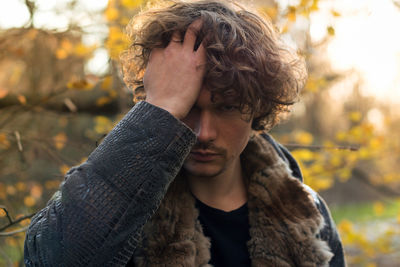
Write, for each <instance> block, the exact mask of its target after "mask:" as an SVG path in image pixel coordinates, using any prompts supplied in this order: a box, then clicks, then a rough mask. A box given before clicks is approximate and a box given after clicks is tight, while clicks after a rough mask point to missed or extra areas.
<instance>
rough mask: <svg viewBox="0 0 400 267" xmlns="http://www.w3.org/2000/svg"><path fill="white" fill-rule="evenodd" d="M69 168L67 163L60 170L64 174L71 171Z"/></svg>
mask: <svg viewBox="0 0 400 267" xmlns="http://www.w3.org/2000/svg"><path fill="white" fill-rule="evenodd" d="M69 169H70V167H69V166H68V165H65V164H63V165H61V166H60V172H61V173H62V174H63V175H65V174H66V173H67V172H68V171H69Z"/></svg>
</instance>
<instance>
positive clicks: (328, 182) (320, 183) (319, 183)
mask: <svg viewBox="0 0 400 267" xmlns="http://www.w3.org/2000/svg"><path fill="white" fill-rule="evenodd" d="M332 185H333V180H332V179H327V178H317V179H314V180H313V182H312V184H310V186H311V187H312V188H313V189H314V190H315V191H322V190H325V189H328V188H330V187H332Z"/></svg>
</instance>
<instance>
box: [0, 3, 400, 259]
mask: <svg viewBox="0 0 400 267" xmlns="http://www.w3.org/2000/svg"><path fill="white" fill-rule="evenodd" d="M323 1H326V0H299V1H289V2H290V3H291V4H290V5H286V6H284V5H282V4H281V3H280V2H279V1H273V0H266V1H257V3H259V5H258V6H257V7H258V9H259V11H260V12H261V13H262V14H265V15H267V16H268V17H269V18H271V19H272V20H273V21H274V23H276V25H277V27H278V29H279V30H280V31H281V33H282V34H283V35H284V36H285V37H288V38H293V39H294V40H295V42H296V44H297V45H298V49H299V52H300V53H301V54H302V55H304V57H305V58H306V60H307V65H308V69H309V79H308V82H307V84H306V87H305V88H304V90H303V92H302V98H303V101H302V103H300V104H298V105H296V106H295V107H294V112H293V114H292V117H291V118H290V119H288V120H286V122H285V123H284V124H282V125H280V126H279V127H277V128H276V129H274V131H273V132H274V136H276V138H277V139H278V140H279V141H280V142H282V143H283V144H285V145H287V147H288V148H289V149H290V150H292V153H293V155H294V157H295V158H296V159H297V160H298V161H299V164H300V166H301V169H302V171H303V175H304V178H305V182H306V183H307V184H309V185H310V186H311V187H312V188H314V189H315V190H317V191H320V192H321V193H322V194H324V191H326V190H328V191H329V190H335V187H336V186H337V185H338V184H342V183H346V184H349V186H350V181H351V180H356V179H358V180H362V182H363V183H365V184H367V185H369V186H370V187H371V188H374V189H375V190H378V191H380V192H381V193H382V194H383V195H384V196H383V197H382V198H381V199H371V202H369V203H366V204H355V205H356V206H351V207H350V206H349V205H342V206H338V205H337V206H334V209H333V215H334V218H335V219H336V222H337V224H338V229H339V232H340V234H341V237H342V240H343V243H344V245H345V250H346V255H347V256H346V257H347V261H348V264H349V266H369V267H371V266H395V263H396V262H397V263H399V262H400V256H399V253H398V251H400V240H399V237H400V233H399V229H400V210H399V209H400V204H399V202H398V200H396V199H398V197H399V195H400V194H399V192H400V174H399V173H400V170H399V166H398V165H397V164H398V162H399V160H400V158H399V157H400V153H399V152H400V140H399V139H398V136H397V135H398V134H397V133H398V132H399V131H400V118H399V116H398V114H397V115H396V114H395V113H393V112H391V108H390V107H388V106H387V105H385V103H378V102H376V101H374V100H373V99H369V98H365V97H362V96H361V95H360V94H359V92H358V89H357V86H358V85H354V87H352V88H348V90H349V91H352V92H353V94H352V95H351V97H350V98H348V99H343V100H342V101H341V102H340V103H337V102H335V101H334V100H332V98H331V97H330V95H329V93H330V91H331V90H333V89H332V88H334V85H335V84H337V83H340V82H341V81H342V80H344V79H346V77H347V76H348V75H349V74H348V73H336V72H334V71H332V70H331V68H330V67H329V62H328V61H327V59H326V57H324V53H326V46H327V44H328V43H329V42H330V41H331V40H332V39H333V38H335V28H334V27H333V26H328V27H327V29H326V36H325V38H323V39H322V41H319V42H318V43H313V42H312V40H311V37H310V22H309V21H310V16H311V15H312V14H313V13H314V12H319V5H320V4H321V2H323ZM72 2H73V3H75V4H76V2H79V1H72ZM72 2H71V3H72ZM147 2H148V1H145V0H143V1H142V0H109V1H108V5H107V7H106V8H105V9H104V10H103V11H101V12H102V14H101V17H100V18H101V19H99V18H98V17H96V16H94V18H96V19H95V20H94V21H93V23H94V24H96V23H97V24H103V25H107V28H108V35H107V36H104V38H103V39H102V41H101V42H100V43H98V44H95V45H87V44H85V42H84V41H83V40H84V38H83V37H84V36H85V34H86V33H87V31H88V29H85V27H84V26H78V25H79V24H77V23H76V22H71V25H70V27H69V28H68V29H67V30H65V31H63V32H60V31H50V30H45V29H39V28H35V27H34V26H33V25H29V26H28V27H24V28H14V29H7V30H0V56H1V57H0V114H1V116H0V159H1V161H0V204H1V207H0V229H1V230H0V234H1V235H0V265H1V266H3V265H5V266H19V265H23V263H22V258H23V241H24V232H19V233H15V234H12V232H13V231H18V230H24V228H25V227H26V226H27V225H29V222H30V219H29V217H30V216H31V215H32V214H34V213H35V212H36V211H38V210H39V209H41V208H42V207H43V206H45V204H46V201H47V200H48V199H49V198H50V197H51V195H52V194H53V193H54V192H55V191H56V190H57V188H58V186H59V184H60V182H61V181H62V179H63V178H62V177H63V176H64V174H65V173H66V172H67V171H68V169H69V168H70V167H71V166H73V165H77V164H79V163H80V162H83V161H85V160H86V158H87V156H88V155H89V154H90V152H91V151H92V150H93V149H94V148H95V147H96V145H97V144H98V143H99V142H101V140H102V138H103V137H104V136H105V134H107V133H108V132H109V131H110V129H112V127H113V125H115V123H116V122H117V121H118V120H119V119H120V118H121V117H122V116H123V114H125V113H126V112H127V110H129V108H130V107H131V106H132V92H130V91H129V90H128V89H127V88H126V87H125V86H124V85H123V82H122V79H121V76H120V71H119V65H118V58H119V54H120V53H121V52H122V51H123V50H124V49H126V48H127V47H128V45H129V40H128V39H127V37H126V36H125V34H124V27H125V26H126V25H127V23H128V22H129V20H130V19H131V17H132V16H133V15H134V14H135V13H137V12H138V11H139V10H140V8H141V7H142V6H143V5H145V4H147ZM26 3H27V4H29V5H31V8H29V10H30V11H31V13H32V14H31V16H32V17H33V16H34V12H35V9H34V8H32V7H34V3H35V1H26ZM293 3H294V4H293ZM70 8H71V10H73V8H75V7H74V4H71V5H70ZM90 15H93V14H88V16H90ZM330 16H331V17H332V18H331V19H332V20H334V19H335V18H337V17H340V16H342V15H341V14H340V13H338V12H337V11H336V10H331V12H330ZM299 20H301V21H302V25H303V27H296V23H297V21H299ZM304 21H306V26H305V27H304ZM299 33H300V34H301V36H303V37H304V38H300V39H297V38H296V36H299ZM99 49H106V50H107V51H108V55H109V57H110V60H109V62H108V68H107V71H106V72H105V73H103V74H101V75H98V74H93V73H90V72H88V71H87V68H86V67H85V66H86V64H87V62H88V61H89V60H90V59H91V57H92V56H93V54H94V53H95V52H96V51H98V50H99ZM360 83H361V81H360ZM372 111H374V112H375V114H376V113H378V114H381V115H382V116H381V117H382V119H381V124H379V123H378V124H377V123H373V122H372V121H371V120H370V118H369V117H370V115H371V114H372V113H371V112H372ZM354 190H355V191H357V190H358V188H356V187H355V188H354ZM334 192H336V193H337V191H334ZM350 197H351V196H349V199H350ZM360 205H363V206H360ZM345 211H346V212H347V213H346V212H345ZM349 213H351V214H353V216H349V215H346V214H349ZM365 214H368V215H369V217H368V216H366V218H368V219H367V220H364V221H359V220H358V219H357V218H359V217H365V216H364V215H365ZM24 216H27V217H28V218H26V219H24V218H25V217H24ZM19 220H20V221H19ZM10 222H17V223H13V224H12V225H11V226H10V227H6V228H5V227H4V226H7V225H8V224H10ZM396 260H397V261H396ZM384 264H386V265H384ZM390 264H392V265H390Z"/></svg>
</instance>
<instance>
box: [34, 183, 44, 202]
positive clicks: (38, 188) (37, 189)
mask: <svg viewBox="0 0 400 267" xmlns="http://www.w3.org/2000/svg"><path fill="white" fill-rule="evenodd" d="M42 193H43V188H42V186H41V185H34V186H32V188H31V196H32V197H34V198H36V199H39V198H41V196H42Z"/></svg>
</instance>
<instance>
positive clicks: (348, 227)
mask: <svg viewBox="0 0 400 267" xmlns="http://www.w3.org/2000/svg"><path fill="white" fill-rule="evenodd" d="M338 229H339V232H341V233H343V234H346V233H350V232H352V231H353V224H352V223H351V222H350V221H348V220H342V221H341V222H340V223H339V225H338Z"/></svg>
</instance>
